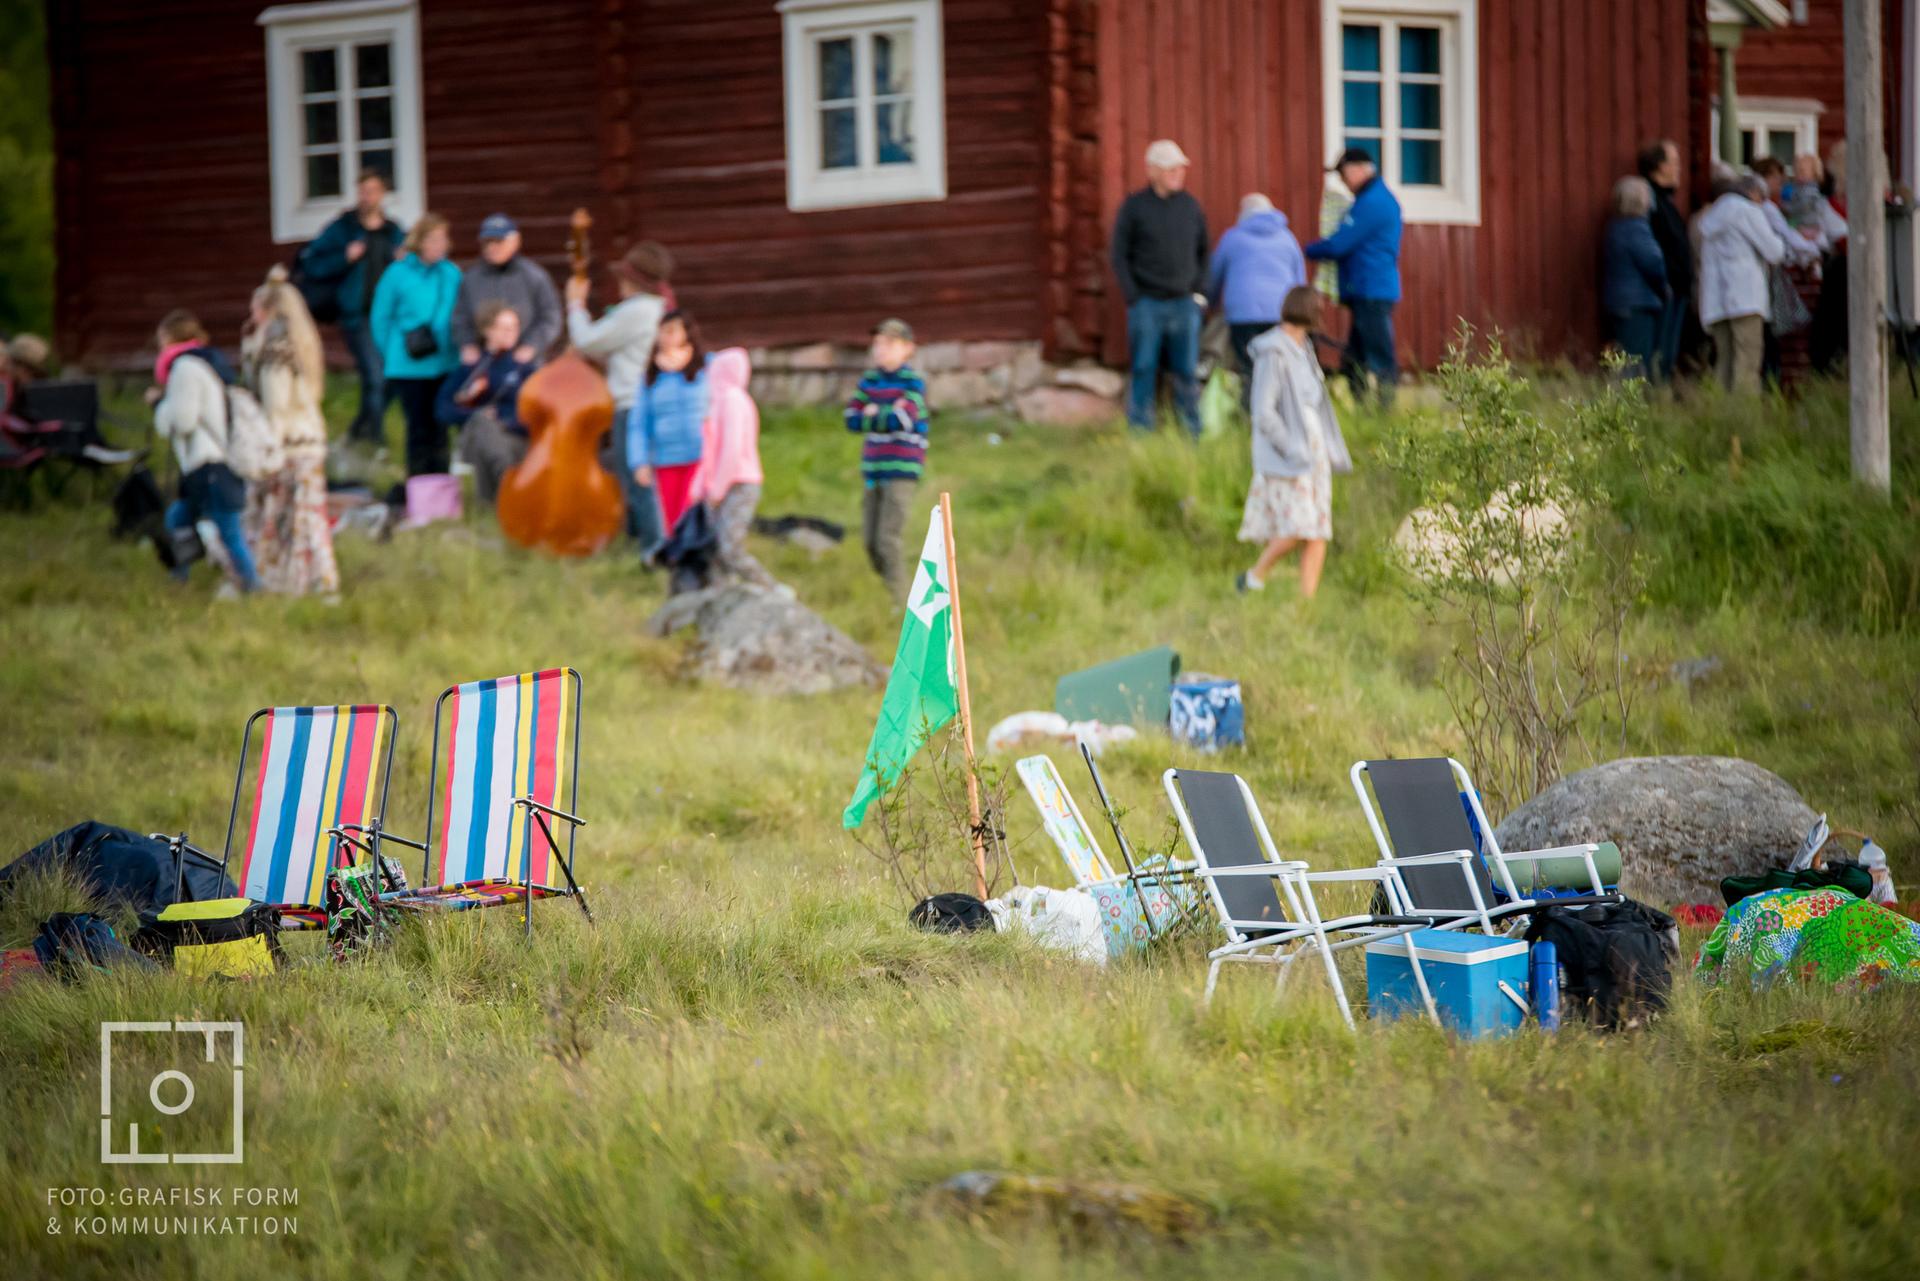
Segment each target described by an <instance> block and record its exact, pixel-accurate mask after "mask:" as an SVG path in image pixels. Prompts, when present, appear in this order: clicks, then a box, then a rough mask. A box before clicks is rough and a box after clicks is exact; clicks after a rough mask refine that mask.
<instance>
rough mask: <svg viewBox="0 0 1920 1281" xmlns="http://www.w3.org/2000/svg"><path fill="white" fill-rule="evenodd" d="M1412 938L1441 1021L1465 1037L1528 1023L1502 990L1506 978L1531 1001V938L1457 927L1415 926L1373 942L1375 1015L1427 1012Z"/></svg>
mask: <svg viewBox="0 0 1920 1281" xmlns="http://www.w3.org/2000/svg"><path fill="white" fill-rule="evenodd" d="M1409 939H1411V940H1412V941H1413V945H1414V947H1415V949H1416V951H1417V955H1418V956H1419V957H1420V972H1421V973H1422V974H1423V975H1425V976H1426V980H1427V990H1428V991H1430V992H1432V993H1433V1003H1434V1006H1435V1007H1436V1008H1438V1010H1439V1011H1440V1021H1441V1022H1443V1023H1445V1024H1446V1025H1447V1026H1448V1027H1450V1028H1452V1029H1453V1030H1454V1031H1456V1032H1458V1033H1460V1034H1461V1035H1462V1036H1501V1035H1504V1034H1505V1033H1508V1032H1511V1031H1513V1030H1515V1029H1516V1028H1518V1027H1519V1026H1520V1024H1521V1023H1522V1022H1523V1021H1524V1018H1525V1016H1524V1015H1523V1014H1522V1012H1521V1010H1520V1007H1519V1005H1517V1004H1515V1003H1514V1001H1513V999H1512V997H1509V996H1508V995H1507V994H1506V993H1505V992H1502V991H1501V990H1500V984H1501V983H1502V982H1505V983H1506V985H1507V986H1508V987H1510V988H1512V989H1513V991H1514V993H1515V994H1516V995H1518V996H1520V997H1521V998H1522V999H1525V997H1526V993H1527V944H1526V941H1525V940H1524V939H1507V938H1488V937H1486V936H1485V935H1483V934H1462V933H1459V932H1457V931H1454V930H1415V931H1413V933H1412V934H1410V935H1404V936H1402V937H1399V938H1390V939H1381V940H1379V941H1378V942H1374V943H1369V944H1367V1012H1368V1013H1369V1014H1372V1015H1373V1016H1375V1017H1377V1018H1398V1017H1399V1016H1401V1015H1403V1014H1410V1015H1413V1016H1415V1017H1420V1016H1422V1015H1424V1014H1426V1012H1427V1011H1426V1006H1425V1005H1423V1004H1422V1003H1421V1001H1420V989H1419V987H1418V986H1417V985H1416V984H1415V983H1414V981H1413V967H1412V965H1411V964H1410V963H1409V962H1408V960H1407V941H1408V940H1409Z"/></svg>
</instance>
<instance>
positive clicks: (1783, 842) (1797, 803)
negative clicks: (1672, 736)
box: [1494, 756, 1819, 906]
mask: <svg viewBox="0 0 1920 1281" xmlns="http://www.w3.org/2000/svg"><path fill="white" fill-rule="evenodd" d="M1818 817H1819V816H1818V815H1817V814H1815V813H1814V811H1813V810H1812V809H1811V808H1810V807H1809V806H1808V805H1807V803H1806V802H1805V801H1804V800H1802V799H1801V798H1800V794H1799V793H1798V792H1796V791H1794V790H1793V788H1791V787H1790V786H1788V785H1787V783H1786V781H1785V780H1784V779H1782V778H1781V777H1780V776H1779V775H1777V774H1774V773H1771V772H1769V771H1767V770H1764V769H1761V768H1760V767H1759V766H1758V765H1755V764H1753V763H1752V762H1750V761H1743V760H1736V759H1734V758H1732V757H1727V756H1636V757H1629V758H1627V759H1625V760H1618V761H1609V762H1607V763H1606V764H1604V765H1596V766H1594V767H1593V768H1592V769H1584V770H1581V771H1580V772H1579V773H1577V774H1569V775H1568V776H1567V777H1566V778H1563V779H1561V780H1560V781H1559V782H1558V783H1555V784H1554V785H1553V786H1552V787H1549V788H1548V789H1547V790H1546V791H1544V792H1542V793H1540V794H1539V795H1538V796H1536V797H1534V798H1533V799H1532V800H1530V801H1528V802H1527V803H1526V804H1525V805H1522V806H1520V808H1518V809H1516V810H1514V811H1513V813H1511V814H1509V815H1507V817H1506V819H1505V821H1503V822H1501V823H1500V824H1499V825H1498V826H1497V827H1495V829H1494V834H1495V835H1496V836H1498V837H1499V838H1500V846H1501V848H1502V849H1509V850H1539V849H1549V848H1551V847H1553V846H1556V845H1571V844H1574V843H1576V842H1581V841H1608V840H1610V841H1613V842H1615V843H1616V844H1617V845H1619V847H1620V858H1621V865H1622V871H1621V878H1620V888H1621V889H1622V890H1623V891H1625V892H1626V893H1628V894H1630V895H1632V896H1633V897H1634V898H1638V899H1642V900H1645V901H1647V902H1650V903H1654V904H1658V905H1663V906H1664V905H1669V904H1674V903H1686V902H1709V903H1713V902H1718V901H1719V899H1720V880H1721V878H1722V877H1727V876H1752V875H1754V874H1755V873H1758V872H1763V871H1765V870H1766V869H1768V868H1770V867H1784V866H1785V865H1786V864H1787V862H1788V861H1789V860H1791V859H1792V858H1793V855H1794V852H1795V851H1796V850H1797V849H1799V847H1800V841H1801V839H1802V838H1803V837H1805V835H1806V833H1807V829H1808V828H1809V827H1811V826H1813V823H1814V820H1815V819H1816V818H1818Z"/></svg>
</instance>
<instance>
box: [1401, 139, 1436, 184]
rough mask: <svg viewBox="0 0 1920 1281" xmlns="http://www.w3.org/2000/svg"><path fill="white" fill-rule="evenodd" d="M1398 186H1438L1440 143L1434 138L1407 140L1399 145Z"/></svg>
mask: <svg viewBox="0 0 1920 1281" xmlns="http://www.w3.org/2000/svg"><path fill="white" fill-rule="evenodd" d="M1400 184H1401V185H1402V186H1405V187H1438V186H1439V185H1440V142H1439V140H1438V139H1435V138H1407V139H1403V140H1402V141H1401V143H1400Z"/></svg>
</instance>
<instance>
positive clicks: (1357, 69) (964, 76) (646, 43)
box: [48, 0, 1916, 364]
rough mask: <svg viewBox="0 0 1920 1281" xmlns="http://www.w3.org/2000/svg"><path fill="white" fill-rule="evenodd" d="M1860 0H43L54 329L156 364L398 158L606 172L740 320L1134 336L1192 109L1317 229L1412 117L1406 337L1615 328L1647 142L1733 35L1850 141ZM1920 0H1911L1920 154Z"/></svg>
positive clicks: (550, 230)
mask: <svg viewBox="0 0 1920 1281" xmlns="http://www.w3.org/2000/svg"><path fill="white" fill-rule="evenodd" d="M1841 2H1842V0H1792V2H1791V3H1789V0H784V3H775V2H774V0H700V2H699V3H687V2H685V0H543V3H540V4H538V5H529V4H527V3H525V0H319V2H316V3H290V4H276V5H273V6H271V7H265V8H263V7H262V3H261V0H172V2H171V3H168V4H166V5H154V4H151V3H145V2H143V0H48V24H49V39H50V45H51V50H50V53H51V58H52V62H53V71H54V121H55V130H56V147H57V153H58V168H57V175H56V190H57V202H58V227H59V242H58V255H59V264H58V288H57V296H58V303H57V308H58V335H57V337H58V343H59V346H60V348H61V350H62V351H63V352H64V353H66V354H67V355H68V356H69V358H77V359H80V360H84V361H89V362H93V363H98V364H112V363H121V362H127V361H131V360H133V359H137V358H138V356H139V353H140V352H141V351H142V350H143V349H144V348H145V347H146V346H147V345H148V343H149V342H150V338H149V335H150V332H151V328H152V325H153V323H154V321H155V319H156V318H157V317H158V316H159V315H160V314H161V313H163V312H164V311H166V310H167V309H168V308H169V307H173V306H183V305H184V306H190V307H193V308H195V309H197V310H199V311H200V312H202V314H203V315H204V316H205V317H206V318H207V319H208V320H209V321H210V323H212V324H213V325H215V326H216V327H217V328H220V329H222V330H223V331H224V330H226V329H235V328H237V326H238V324H239V321H240V318H241V313H242V311H243V308H244V300H245V298H246V296H247V294H248V291H249V289H250V287H251V286H252V285H253V284H254V283H255V282H257V281H258V280H259V278H260V276H261V274H262V272H263V270H264V268H265V266H266V265H267V264H268V263H270V262H273V261H277V260H287V259H289V258H290V257H291V256H292V254H293V253H294V252H295V250H296V248H297V246H298V244H299V243H300V242H301V241H303V240H305V239H306V238H307V237H309V236H311V235H312V234H313V233H314V232H315V231H316V230H317V229H318V228H319V226H320V225H321V224H322V223H323V222H324V221H325V219H326V218H327V217H329V216H331V215H332V214H333V213H335V212H338V210H339V209H340V208H342V207H344V206H345V205H346V204H347V203H348V202H349V200H350V194H349V193H350V191H351V186H352V175H353V172H354V171H355V170H356V169H357V168H360V167H363V166H369V165H375V166H380V167H383V168H385V169H387V170H388V171H390V172H391V173H393V175H394V177H395V179H396V194H395V204H396V211H397V212H398V213H399V214H400V216H401V217H402V218H403V219H409V218H411V217H412V216H414V215H415V214H417V213H418V212H419V211H420V210H421V209H423V208H432V209H435V210H438V211H440V212H443V213H445V214H447V215H449V216H450V217H451V218H452V219H453V220H454V225H455V229H456V246H457V252H460V253H461V254H462V255H463V256H464V255H465V254H467V253H471V251H472V247H473V246H472V236H473V231H474V228H475V227H476V225H477V224H478V222H479V220H480V218H481V217H482V216H484V215H485V214H486V213H488V212H490V211H492V210H494V209H496V208H497V209H504V210H507V211H509V212H511V213H512V214H514V215H515V216H516V217H517V218H518V219H519V220H520V222H521V224H522V227H523V229H524V230H525V232H526V239H527V244H528V248H529V251H530V252H532V253H534V254H536V255H537V256H539V257H540V258H541V259H542V260H543V261H545V262H547V263H548V264H549V265H551V266H554V267H556V268H557V267H559V265H560V259H561V251H562V245H563V240H564V236H565V224H566V220H567V216H568V214H569V213H570V212H571V210H572V209H573V208H574V207H575V206H586V207H587V208H589V209H591V210H593V211H594V213H595V214H596V217H597V220H598V228H599V234H598V237H597V240H598V245H597V247H598V249H599V250H600V251H601V253H602V254H603V255H604V256H611V255H613V254H615V253H617V252H619V251H620V250H621V249H623V248H624V247H625V245H626V244H628V243H630V242H631V241H633V240H636V239H639V238H643V237H644V238H651V239H656V240H660V241H662V242H665V243H666V244H668V245H669V246H671V247H672V248H673V250H674V252H675V253H676V255H677V257H678V258H679V260H680V269H679V273H678V276H677V278H676V284H677V285H678V287H679V289H680V292H681V296H682V298H683V299H684V301H685V302H686V303H687V305H688V306H690V307H692V308H694V309H695V310H696V311H697V312H698V313H699V314H700V315H701V317H702V320H703V324H704V325H705V326H706V327H707V329H708V330H709V332H710V333H713V334H715V335H717V336H719V337H721V338H722V339H724V340H725V341H729V342H740V343H746V344H753V345H767V346H778V345H792V344H801V343H811V342H816V341H820V340H831V341H851V342H858V341H861V340H862V338H863V336H864V334H865V331H866V328H867V326H868V325H869V324H870V323H871V322H872V321H873V320H874V319H875V318H877V317H879V316H882V315H888V314H899V315H903V316H907V317H909V318H910V319H912V320H913V322H914V323H915V325H916V326H917V327H918V328H919V329H920V331H921V332H922V334H923V335H924V336H925V338H927V339H930V340H934V341H942V340H951V341H976V342H981V341H985V342H1022V343H1034V344H1039V345H1040V346H1041V347H1042V348H1043V349H1044V351H1045V352H1046V353H1047V354H1048V355H1049V356H1052V357H1055V358H1067V357H1071V356H1075V355H1082V354H1098V355H1104V356H1106V357H1108V358H1113V357H1116V356H1117V355H1119V353H1120V350H1121V346H1122V341H1123V335H1122V333H1121V328H1120V311H1119V305H1118V302H1117V299H1116V298H1115V296H1114V295H1115V291H1114V289H1113V288H1112V282H1111V277H1110V275H1109V273H1108V271H1107V268H1106V232H1107V227H1108V226H1109V224H1110V222H1111V219H1112V216H1113V212H1114V210H1115V208H1116V207H1117V205H1118V204H1119V202H1120V200H1121V198H1122V197H1123V196H1124V194H1125V193H1126V192H1127V190H1129V189H1130V188H1132V187H1134V186H1137V185H1139V183H1140V181H1141V180H1142V173H1141V159H1140V157H1141V153H1142V151H1143V150H1144V148H1145V146H1146V144H1147V142H1148V141H1149V140H1151V139H1153V138H1156V137H1162V136H1168V137H1173V138H1175V139H1178V140H1179V141H1180V142H1181V143H1182V145H1183V146H1184V147H1185V148H1186V150H1187V151H1188V152H1189V153H1190V154H1191V155H1192V156H1193V157H1194V160H1195V165H1194V168H1193V172H1192V178H1191V185H1192V189H1193V190H1194V191H1195V193H1196V194H1197V195H1198V196H1199V197H1200V198H1201V200H1202V201H1203V202H1204V204H1205V206H1206V208H1207V211H1208V214H1209V220H1210V224H1211V226H1212V227H1213V229H1214V233H1215V235H1216V236H1217V234H1218V232H1219V231H1221V230H1224V229H1225V227H1226V226H1227V225H1228V223H1229V222H1231V220H1232V218H1233V214H1234V211H1235V208H1236V205H1237V203H1238V200H1239V197H1240V196H1241V195H1242V194H1243V193H1245V192H1248V191H1254V190H1262V191H1266V192H1267V193H1269V194H1270V195H1271V196H1272V197H1273V199H1274V201H1275V203H1276V204H1277V205H1279V207H1280V208H1282V209H1283V210H1285V211H1287V212H1288V214H1289V215H1290V216H1291V218H1292V220H1293V222H1294V225H1295V227H1296V229H1297V230H1298V231H1299V232H1300V233H1301V234H1302V238H1303V239H1306V238H1310V237H1311V236H1312V235H1313V234H1314V232H1315V230H1316V228H1317V226H1318V222H1319V208H1320V202H1321V193H1322V188H1323V183H1324V175H1323V173H1322V168H1323V166H1324V165H1325V164H1326V163H1327V160H1328V158H1329V157H1330V156H1331V155H1333V154H1334V153H1335V152H1337V151H1338V150H1339V149H1340V147H1341V146H1343V145H1345V144H1346V142H1347V141H1348V140H1349V139H1352V140H1357V141H1360V142H1362V143H1365V144H1366V145H1370V146H1374V147H1376V148H1378V149H1379V151H1380V152H1381V154H1382V155H1383V156H1384V158H1385V166H1384V167H1385V170H1386V173H1387V176H1388V179H1389V181H1390V183H1391V184H1392V185H1393V187H1394V188H1395V190H1396V191H1397V192H1398V194H1399V195H1400V197H1401V199H1402V201H1403V203H1404V205H1405V207H1406V211H1407V218H1408V229H1407V235H1406V241H1405V247H1404V252H1403V258H1402V264H1403V268H1404V273H1405V278H1406V293H1407V301H1406V302H1405V304H1404V305H1403V308H1402V311H1401V316H1400V325H1399V332H1400V340H1401V342H1402V344H1403V346H1404V347H1405V348H1406V352H1405V354H1406V356H1407V358H1408V359H1409V361H1410V362H1412V363H1420V364H1425V363H1431V362H1432V361H1433V360H1434V359H1436V358H1437V356H1438V355H1439V354H1440V353H1441V352H1442V350H1443V349H1444V347H1445V343H1446V341H1447V338H1448V336H1449V335H1450V334H1451V332H1452V331H1453V330H1454V328H1455V327H1456V325H1457V323H1458V321H1459V320H1460V319H1462V318H1464V319H1466V320H1468V321H1470V322H1472V323H1474V324H1475V325H1479V326H1498V327H1500V328H1501V329H1502V330H1504V331H1505V332H1506V333H1508V334H1509V335H1510V336H1512V338H1513V339H1514V341H1515V343H1516V345H1518V346H1519V347H1521V348H1522V349H1524V350H1527V351H1530V352H1532V353H1534V354H1537V355H1540V356H1543V357H1552V356H1558V355H1571V356H1573V357H1575V358H1584V357H1586V356H1587V355H1588V354H1589V353H1591V351H1592V350H1593V347H1594V344H1595V336H1596V329H1597V319H1596V316H1595V314H1594V312H1595V284H1594V274H1595V256H1596V240H1597V236H1598V233H1599V230H1600V227H1601V224H1602V223H1603V221H1604V219H1605V217H1606V198H1607V194H1608V189H1609V187H1610V186H1611V184H1612V182H1613V180H1614V179H1615V178H1616V177H1617V176H1619V175H1620V174H1622V173H1625V172H1628V171H1629V170H1630V169H1631V167H1632V162H1633V155H1634V152H1635V150H1636V148H1637V146H1638V145H1639V143H1641V142H1642V141H1643V140H1645V139H1646V138H1648V137H1651V136H1656V135H1661V134H1665V135H1670V136H1672V137H1674V138H1676V139H1677V140H1679V142H1680V144H1681V146H1682V148H1683V151H1685V152H1686V154H1687V159H1688V161H1689V166H1690V171H1691V172H1692V173H1694V174H1695V176H1696V179H1697V180H1703V179H1704V176H1705V171H1706V158H1707V155H1708V152H1709V150H1710V149H1711V148H1712V147H1713V146H1714V145H1715V143H1714V140H1715V138H1716V136H1717V134H1716V123H1715V122H1716V120H1717V115H1716V112H1717V109H1718V107H1717V104H1718V99H1717V96H1716V95H1717V93H1718V91H1719V87H1720V86H1721V84H1722V83H1723V79H1722V76H1721V73H1720V70H1719V68H1718V64H1717V62H1716V56H1717V46H1718V45H1720V44H1724V43H1725V38H1726V37H1727V36H1728V34H1729V33H1730V32H1731V33H1732V34H1733V35H1735V36H1737V37H1739V39H1740V45H1741V47H1740V48H1739V49H1738V51H1737V53H1736V55H1735V72H1736V74H1737V77H1738V78H1739V79H1740V80H1741V81H1743V82H1745V83H1743V84H1742V86H1741V95H1740V96H1741V98H1742V100H1749V99H1750V101H1751V104H1752V107H1753V110H1754V111H1755V115H1754V117H1753V121H1754V129H1752V130H1749V134H1750V136H1751V137H1752V138H1753V139H1755V140H1757V142H1756V145H1757V146H1758V148H1759V149H1761V150H1768V149H1776V148H1777V147H1778V146H1779V145H1781V142H1780V139H1779V138H1777V137H1775V136H1774V135H1776V134H1781V133H1784V132H1785V131H1787V130H1789V129H1791V130H1800V131H1802V132H1805V131H1807V130H1808V129H1810V130H1811V132H1812V136H1813V138H1814V139H1815V140H1817V141H1818V142H1820V143H1822V144H1824V143H1828V142H1831V141H1832V140H1834V139H1835V138H1836V137H1837V136H1838V134H1839V131H1840V121H1841V102H1840V98H1841V92H1842V84H1841V75H1840V66H1841V53H1840V46H1841V37H1840V26H1839V13H1840V9H1841ZM1914 4H1915V0H1888V3H1887V5H1886V9H1887V14H1886V19H1887V35H1888V37H1889V44H1888V47H1887V61H1888V69H1889V71H1888V77H1889V84H1888V117H1889V122H1888V123H1889V150H1890V153H1891V154H1892V156H1893V157H1894V172H1895V174H1896V175H1897V176H1904V177H1909V178H1910V177H1911V172H1910V169H1911V164H1912V157H1911V152H1912V147H1913V139H1914V136H1915V133H1916V130H1915V129H1914V128H1913V127H1912V122H1913V121H1914V120H1915V110H1916V107H1915V102H1914V99H1913V95H1912V81H1913V71H1914V67H1913V61H1914V53H1913V50H1912V49H1911V48H1910V47H1909V45H1910V43H1911V42H1910V41H1907V42H1904V43H1903V41H1902V33H1903V32H1907V33H1911V32H1913V31H1914V23H1913V21H1912V14H1911V11H1912V9H1913V7H1914ZM1782 103H1785V104H1788V105H1787V106H1786V107H1781V106H1780V104H1782ZM1809 104H1813V106H1811V107H1810V106H1809ZM1796 111H1797V112H1799V113H1800V114H1799V115H1792V114H1791V113H1792V112H1796ZM1809 112H1811V120H1812V123H1811V125H1810V126H1809V125H1808V124H1807V120H1808V113H1809ZM1741 118H1742V120H1745V117H1744V116H1743V117H1741ZM1782 120H1786V121H1787V123H1786V124H1785V125H1782V124H1781V123H1780V122H1781V121H1782ZM1799 137H1800V135H1799V134H1795V148H1796V149H1798V143H1799Z"/></svg>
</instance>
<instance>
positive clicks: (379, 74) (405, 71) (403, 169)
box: [259, 0, 427, 244]
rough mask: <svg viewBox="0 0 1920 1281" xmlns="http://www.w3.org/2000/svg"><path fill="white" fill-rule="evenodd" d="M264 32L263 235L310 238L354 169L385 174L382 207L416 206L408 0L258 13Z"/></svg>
mask: <svg viewBox="0 0 1920 1281" xmlns="http://www.w3.org/2000/svg"><path fill="white" fill-rule="evenodd" d="M259 23H260V26H261V27H263V28H265V30H266V36H267V122H268V138H269V140H270V145H271V148H272V175H273V239H274V241H275V243H277V244H288V243H291V242H294V241H300V240H310V239H312V238H313V236H315V235H316V234H317V233H318V232H319V231H320V229H321V228H322V227H324V226H326V224H327V222H328V221H329V220H330V219H332V218H333V217H334V216H335V215H337V214H338V213H339V212H340V211H341V210H342V209H344V208H346V207H347V206H348V205H350V204H352V203H353V195H354V184H355V180H356V179H357V177H358V176H359V174H360V173H361V172H362V171H363V170H368V169H375V170H378V171H380V172H381V173H383V174H385V175H386V176H387V180H388V184H389V186H390V187H391V189H392V193H393V194H392V196H391V197H390V199H389V200H388V203H387V208H388V211H389V212H391V213H392V214H393V215H394V217H396V218H398V219H399V220H400V221H401V222H403V223H411V222H412V221H413V220H414V219H416V218H418V217H419V216H420V214H421V211H422V210H424V209H425V208H426V194H427V193H426V182H427V172H426V162H425V158H424V149H423V147H422V145H421V129H420V19H419V12H418V10H417V8H416V7H415V3H414V0H326V2H325V3H319V4H282V5H275V6H273V7H272V8H270V9H267V10H265V11H264V12H262V13H261V14H260V18H259Z"/></svg>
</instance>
